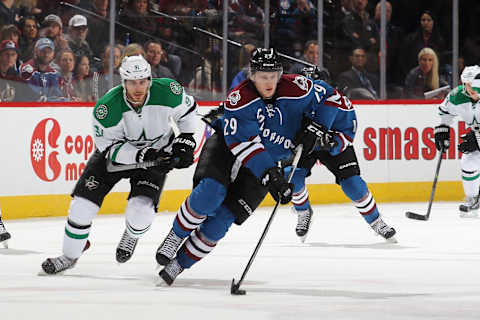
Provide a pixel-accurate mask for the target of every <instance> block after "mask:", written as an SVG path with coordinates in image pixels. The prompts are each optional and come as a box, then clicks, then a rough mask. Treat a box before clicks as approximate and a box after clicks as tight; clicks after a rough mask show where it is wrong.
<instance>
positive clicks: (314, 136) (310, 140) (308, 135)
mask: <svg viewBox="0 0 480 320" xmlns="http://www.w3.org/2000/svg"><path fill="white" fill-rule="evenodd" d="M293 144H294V145H296V146H298V145H299V144H303V154H305V155H308V154H310V153H312V152H313V150H314V149H315V147H318V148H319V149H320V150H323V151H328V150H330V149H332V148H334V147H335V146H336V145H337V141H336V140H335V137H334V132H333V131H330V130H328V129H327V128H325V127H324V126H322V125H321V124H319V123H316V122H315V121H313V120H312V119H310V118H308V117H304V118H303V119H302V128H300V130H299V131H298V132H297V134H296V135H295V138H294V139H293Z"/></svg>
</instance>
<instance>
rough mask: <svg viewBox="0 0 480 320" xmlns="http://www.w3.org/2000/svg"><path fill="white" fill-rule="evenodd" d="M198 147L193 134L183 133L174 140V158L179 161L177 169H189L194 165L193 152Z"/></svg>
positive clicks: (176, 165)
mask: <svg viewBox="0 0 480 320" xmlns="http://www.w3.org/2000/svg"><path fill="white" fill-rule="evenodd" d="M196 146H197V143H196V142H195V139H194V138H193V133H181V134H180V135H179V136H178V137H176V138H175V139H173V144H172V158H173V159H178V160H177V162H176V164H175V168H177V169H181V168H188V167H190V166H191V165H192V164H193V152H194V151H195V147H196Z"/></svg>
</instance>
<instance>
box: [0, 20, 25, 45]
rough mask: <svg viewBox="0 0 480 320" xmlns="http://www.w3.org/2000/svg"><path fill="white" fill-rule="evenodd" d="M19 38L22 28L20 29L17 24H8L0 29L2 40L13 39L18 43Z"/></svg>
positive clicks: (0, 39) (0, 38)
mask: <svg viewBox="0 0 480 320" xmlns="http://www.w3.org/2000/svg"><path fill="white" fill-rule="evenodd" d="M19 39H20V30H18V28H17V27H16V26H15V25H13V24H7V25H4V26H3V27H2V28H1V29H0V41H3V40H12V41H14V42H15V43H16V44H18V42H19Z"/></svg>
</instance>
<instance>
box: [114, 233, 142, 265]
mask: <svg viewBox="0 0 480 320" xmlns="http://www.w3.org/2000/svg"><path fill="white" fill-rule="evenodd" d="M137 242H138V238H134V237H132V236H130V234H129V233H128V232H127V230H125V231H124V232H123V235H122V239H120V242H119V243H118V246H117V254H116V256H117V262H118V263H125V262H127V261H128V260H130V258H131V257H132V256H133V252H134V251H135V247H136V246H137Z"/></svg>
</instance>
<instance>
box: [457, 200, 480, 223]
mask: <svg viewBox="0 0 480 320" xmlns="http://www.w3.org/2000/svg"><path fill="white" fill-rule="evenodd" d="M479 198H480V197H479V196H478V195H477V196H475V197H467V198H466V200H465V203H462V204H461V205H460V206H459V207H458V209H459V210H460V217H461V218H478V208H479V207H480V201H479Z"/></svg>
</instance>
